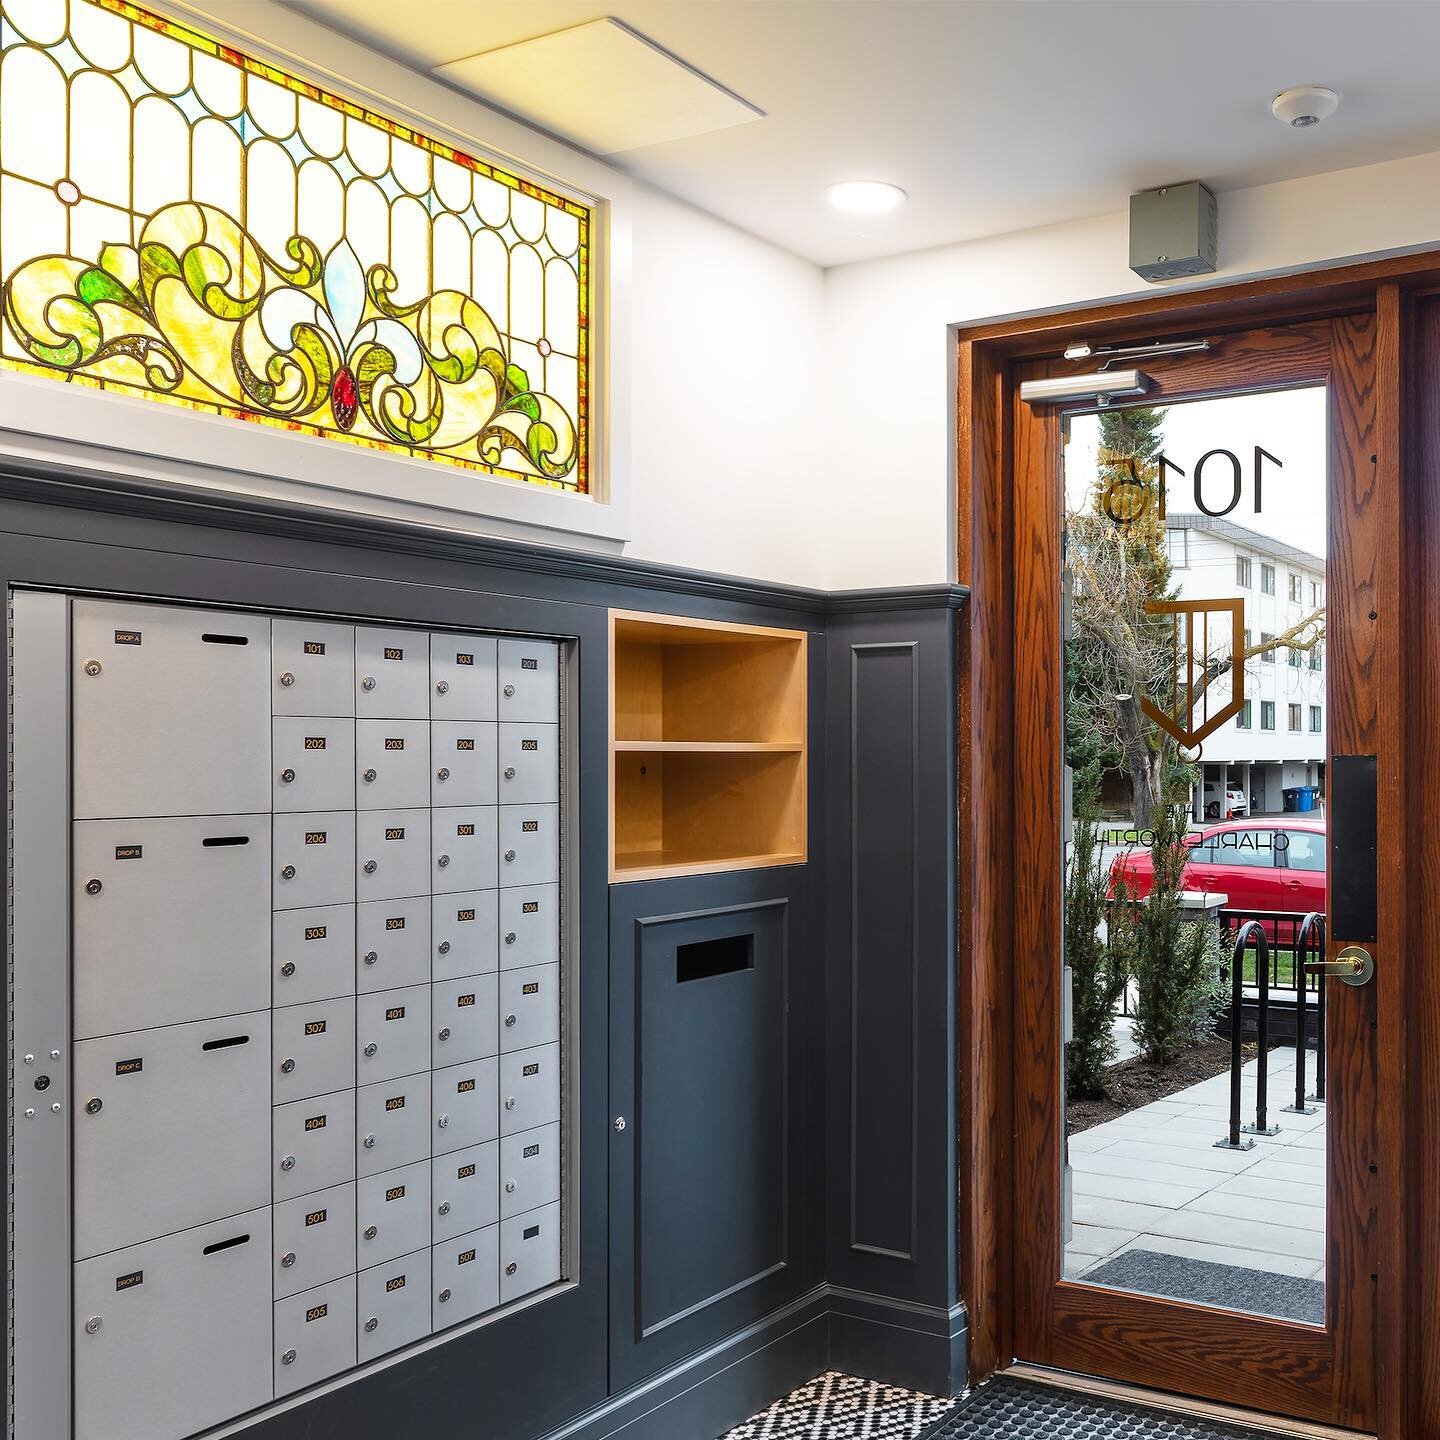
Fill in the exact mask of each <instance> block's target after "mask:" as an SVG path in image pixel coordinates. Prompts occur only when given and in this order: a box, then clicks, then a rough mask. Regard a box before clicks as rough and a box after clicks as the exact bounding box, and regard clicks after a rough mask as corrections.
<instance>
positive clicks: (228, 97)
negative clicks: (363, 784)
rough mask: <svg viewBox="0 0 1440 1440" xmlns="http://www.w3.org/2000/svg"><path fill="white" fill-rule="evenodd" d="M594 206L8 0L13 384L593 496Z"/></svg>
mask: <svg viewBox="0 0 1440 1440" xmlns="http://www.w3.org/2000/svg"><path fill="white" fill-rule="evenodd" d="M589 258H590V211H589V209H588V208H587V207H586V206H584V205H582V204H579V203H577V202H576V201H574V200H570V199H567V198H565V197H563V196H560V195H557V194H553V193H551V192H550V191H548V190H546V189H544V188H542V187H541V186H539V185H536V184H533V183H532V182H530V181H528V180H525V179H522V178H520V177H518V176H516V175H511V174H508V173H506V172H505V171H504V170H502V169H500V168H498V167H497V166H495V165H492V164H489V163H488V162H486V161H483V160H479V159H476V158H474V157H473V156H470V155H466V154H463V153H461V152H460V151H457V150H455V149H453V148H452V147H450V146H448V145H444V144H441V143H438V142H436V141H434V140H431V139H428V138H426V137H425V136H423V135H418V134H416V133H415V132H413V131H411V130H409V129H407V128H405V127H404V126H403V125H399V124H397V123H395V122H393V121H390V120H386V119H384V118H383V117H381V116H378V115H375V114H372V113H370V112H369V111H366V110H364V109H362V108H361V107H359V106H357V105H354V104H351V103H349V102H348V101H346V100H343V99H341V98H339V97H338V96H334V95H330V94H326V93H324V92H322V91H320V90H319V89H317V88H316V87H315V86H313V85H309V84H306V83H303V82H302V81H300V80H297V79H295V78H294V77H292V76H289V75H286V74H284V73H283V72H281V71H279V70H277V69H275V68H274V67H273V66H271V65H267V64H264V63H262V62H261V61H259V60H255V59H252V58H250V57H247V56H245V55H242V54H239V53H237V52H236V51H235V50H233V49H230V48H228V47H226V46H222V45H220V44H217V43H216V42H214V41H211V40H207V39H206V38H204V37H203V36H201V35H198V34H196V33H194V32H193V31H191V30H188V29H186V28H184V27H182V26H179V25H176V24H174V23H173V22H171V21H169V20H165V19H161V18H160V17H158V16H155V15H152V14H150V13H148V12H146V11H144V10H140V9H138V8H137V7H135V6H133V5H130V4H128V3H124V0H0V284H3V323H0V364H3V365H5V366H8V367H11V368H14V369H19V370H25V371H30V372H32V373H39V374H44V375H50V376H57V377H60V378H62V379H66V380H70V381H78V382H82V383H86V384H90V385H95V386H100V387H102V388H105V389H113V390H118V391H124V392H133V393H143V394H145V395H148V396H153V397H158V398H160V399H163V400H168V401H171V402H174V403H178V404H183V405H187V406H191V407H193V408H195V409H199V410H205V411H210V412H212V413H220V414H225V415H230V416H234V417H236V418H239V419H245V420H258V421H262V422H265V423H268V424H272V425H277V426H282V427H285V428H288V429H292V430H298V431H302V432H307V433H311V434H317V435H324V436H328V437H334V438H338V439H344V440H348V441H352V442H356V443H359V444H363V445H368V446H371V447H373V448H376V449H380V450H388V451H393V452H399V453H401V454H405V455H411V456H419V457H423V458H425V459H431V460H436V461H442V462H447V463H451V464H455V465H460V466H466V467H469V468H471V469H474V470H479V471H484V472H487V473H490V474H494V475H500V476H505V477H507V478H511V479H516V480H522V481H528V482H532V483H538V484H542V485H549V486H555V487H558V488H562V489H566V490H571V491H581V492H583V491H585V490H586V488H587V483H586V482H587V473H586V456H587V428H588V427H587V421H588V415H587V389H588V374H587V371H588V364H589V358H590V356H589V350H590V343H589V284H590V275H589Z"/></svg>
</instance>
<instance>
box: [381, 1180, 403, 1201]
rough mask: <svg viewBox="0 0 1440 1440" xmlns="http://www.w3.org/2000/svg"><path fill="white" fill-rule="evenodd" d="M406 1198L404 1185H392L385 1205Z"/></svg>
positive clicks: (386, 1195) (387, 1192)
mask: <svg viewBox="0 0 1440 1440" xmlns="http://www.w3.org/2000/svg"><path fill="white" fill-rule="evenodd" d="M404 1198H405V1187H404V1186H403V1185H392V1186H391V1187H390V1188H389V1189H388V1190H387V1191H386V1192H385V1203H386V1204H387V1205H388V1204H389V1203H390V1202H391V1201H392V1200H403V1199H404Z"/></svg>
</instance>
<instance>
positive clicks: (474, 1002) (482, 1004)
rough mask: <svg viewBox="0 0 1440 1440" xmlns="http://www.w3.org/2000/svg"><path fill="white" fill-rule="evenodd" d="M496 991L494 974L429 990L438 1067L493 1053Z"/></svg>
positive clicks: (495, 1045)
mask: <svg viewBox="0 0 1440 1440" xmlns="http://www.w3.org/2000/svg"><path fill="white" fill-rule="evenodd" d="M498 988H499V987H498V985H497V977H496V976H495V975H494V974H490V975H467V976H465V977H464V979H461V980H444V981H442V982H441V983H440V984H438V985H434V986H432V987H431V1000H430V1028H431V1029H432V1030H433V1031H434V1033H435V1044H434V1047H433V1050H432V1053H433V1055H434V1063H435V1065H436V1066H437V1067H439V1066H444V1065H458V1064H460V1063H461V1062H462V1061H466V1060H479V1059H482V1058H483V1057H484V1056H486V1055H494V1054H495V1053H496V1051H497V1050H498V1049H499V1030H498V1026H497V1024H496V1015H497V1007H498V996H497V991H498Z"/></svg>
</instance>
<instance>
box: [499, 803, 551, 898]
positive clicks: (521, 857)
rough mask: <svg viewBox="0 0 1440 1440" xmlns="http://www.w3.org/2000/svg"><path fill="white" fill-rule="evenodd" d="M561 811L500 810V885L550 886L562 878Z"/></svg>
mask: <svg viewBox="0 0 1440 1440" xmlns="http://www.w3.org/2000/svg"><path fill="white" fill-rule="evenodd" d="M559 822H560V807H559V806H558V805H502V806H501V807H500V884H501V885H502V886H509V885H551V884H554V883H555V882H556V881H558V880H559V878H560V831H559Z"/></svg>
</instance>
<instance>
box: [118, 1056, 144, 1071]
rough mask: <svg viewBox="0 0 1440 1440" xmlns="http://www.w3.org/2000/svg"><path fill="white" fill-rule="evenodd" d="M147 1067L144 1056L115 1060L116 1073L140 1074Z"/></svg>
mask: <svg viewBox="0 0 1440 1440" xmlns="http://www.w3.org/2000/svg"><path fill="white" fill-rule="evenodd" d="M144 1068H145V1061H144V1058H143V1057H140V1056H137V1057H136V1058H135V1059H134V1060H117V1061H116V1062H115V1073H116V1074H117V1075H138V1074H139V1073H140V1072H141V1071H142V1070H143V1069H144Z"/></svg>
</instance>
